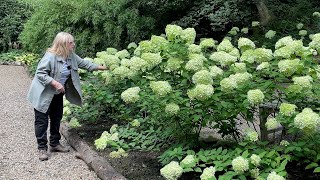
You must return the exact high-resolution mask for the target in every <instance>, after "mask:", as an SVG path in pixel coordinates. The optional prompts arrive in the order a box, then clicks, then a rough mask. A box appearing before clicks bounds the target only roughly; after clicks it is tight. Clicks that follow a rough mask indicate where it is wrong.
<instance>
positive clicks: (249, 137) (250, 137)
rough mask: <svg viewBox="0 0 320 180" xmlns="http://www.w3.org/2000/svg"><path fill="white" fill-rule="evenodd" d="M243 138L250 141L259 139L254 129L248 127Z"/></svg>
mask: <svg viewBox="0 0 320 180" xmlns="http://www.w3.org/2000/svg"><path fill="white" fill-rule="evenodd" d="M245 139H247V140H248V141H250V142H256V141H258V140H259V135H258V133H257V132H256V131H255V130H253V129H248V130H247V131H246V135H245Z"/></svg>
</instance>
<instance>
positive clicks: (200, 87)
mask: <svg viewBox="0 0 320 180" xmlns="http://www.w3.org/2000/svg"><path fill="white" fill-rule="evenodd" d="M213 93H214V89H213V87H212V85H205V84H197V85H196V87H195V88H194V89H191V90H188V93H187V94H188V97H189V98H190V99H191V100H193V99H197V100H199V101H203V100H206V99H208V98H210V97H211V96H212V94H213Z"/></svg>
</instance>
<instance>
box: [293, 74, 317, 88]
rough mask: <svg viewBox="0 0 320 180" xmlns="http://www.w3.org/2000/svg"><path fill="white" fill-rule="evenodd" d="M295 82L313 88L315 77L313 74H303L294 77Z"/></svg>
mask: <svg viewBox="0 0 320 180" xmlns="http://www.w3.org/2000/svg"><path fill="white" fill-rule="evenodd" d="M292 80H293V84H296V85H299V86H301V87H303V88H308V89H310V88H312V84H311V83H312V82H313V79H312V77H311V76H301V77H294V78H292Z"/></svg>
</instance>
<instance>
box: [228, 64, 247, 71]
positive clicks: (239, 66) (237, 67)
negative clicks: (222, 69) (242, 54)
mask: <svg viewBox="0 0 320 180" xmlns="http://www.w3.org/2000/svg"><path fill="white" fill-rule="evenodd" d="M231 67H232V69H233V71H234V72H236V73H244V72H247V69H246V63H234V64H232V65H231Z"/></svg>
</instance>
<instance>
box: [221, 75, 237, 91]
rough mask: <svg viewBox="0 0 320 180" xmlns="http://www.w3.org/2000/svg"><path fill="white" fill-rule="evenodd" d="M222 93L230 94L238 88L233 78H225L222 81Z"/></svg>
mask: <svg viewBox="0 0 320 180" xmlns="http://www.w3.org/2000/svg"><path fill="white" fill-rule="evenodd" d="M220 86H221V91H224V92H230V91H232V90H233V89H236V88H237V87H238V85H237V82H236V80H235V79H233V78H229V77H228V78H224V79H222V80H221V81H220Z"/></svg>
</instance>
